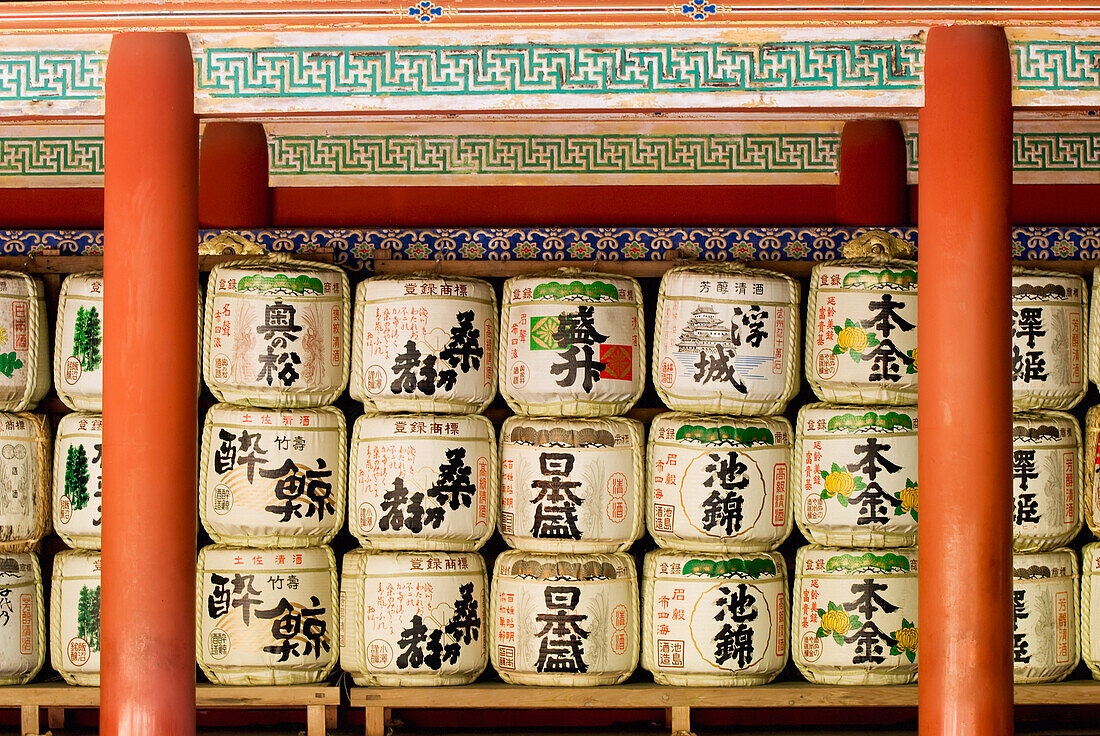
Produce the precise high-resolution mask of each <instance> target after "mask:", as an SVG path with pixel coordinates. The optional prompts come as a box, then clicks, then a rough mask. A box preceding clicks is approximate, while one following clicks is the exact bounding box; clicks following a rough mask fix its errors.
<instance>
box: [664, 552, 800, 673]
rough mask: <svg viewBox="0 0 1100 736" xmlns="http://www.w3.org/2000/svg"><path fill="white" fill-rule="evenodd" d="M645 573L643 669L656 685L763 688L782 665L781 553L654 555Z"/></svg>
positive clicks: (784, 647)
mask: <svg viewBox="0 0 1100 736" xmlns="http://www.w3.org/2000/svg"><path fill="white" fill-rule="evenodd" d="M643 570H644V571H643V573H642V666H643V667H645V668H646V669H647V670H649V671H650V672H652V673H653V679H654V680H655V681H656V682H657V683H658V684H661V685H687V686H707V687H709V686H724V685H763V684H764V683H767V682H771V681H772V680H773V679H775V676H776V675H778V674H779V673H780V672H782V671H783V668H784V667H785V666H786V664H787V632H788V629H787V625H788V611H789V605H788V603H787V568H786V565H784V564H783V558H782V557H781V556H780V555H779V553H778V552H762V553H756V554H752V553H749V554H744V555H737V556H730V557H725V556H707V555H705V554H696V553H692V552H679V551H671V550H658V551H656V552H650V553H648V554H647V555H646V556H645V565H644V568H643Z"/></svg>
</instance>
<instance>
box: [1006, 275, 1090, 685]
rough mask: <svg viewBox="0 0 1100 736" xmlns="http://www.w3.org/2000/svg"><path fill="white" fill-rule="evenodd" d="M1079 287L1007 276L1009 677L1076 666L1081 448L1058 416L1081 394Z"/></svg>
mask: <svg viewBox="0 0 1100 736" xmlns="http://www.w3.org/2000/svg"><path fill="white" fill-rule="evenodd" d="M1087 294H1088V291H1087V287H1086V285H1085V281H1084V279H1082V278H1081V277H1079V276H1074V275H1071V274H1063V273H1057V272H1047V271H1036V270H1026V269H1019V268H1018V269H1015V270H1014V271H1013V274H1012V405H1013V410H1014V414H1013V417H1012V491H1013V502H1012V524H1013V527H1012V532H1013V534H1012V546H1013V552H1014V554H1013V558H1012V567H1013V583H1012V612H1013V650H1012V658H1013V673H1014V678H1015V681H1016V682H1019V683H1025V682H1051V681H1055V680H1061V679H1064V678H1065V677H1066V676H1067V675H1069V673H1070V672H1072V671H1073V669H1074V668H1075V667H1076V666H1077V661H1078V659H1079V652H1080V646H1079V644H1078V601H1077V587H1078V580H1077V577H1078V572H1077V555H1076V553H1075V552H1073V551H1072V550H1070V549H1067V548H1065V545H1066V544H1068V543H1070V542H1071V541H1072V540H1073V538H1074V537H1076V536H1077V533H1078V532H1079V531H1080V530H1081V525H1082V523H1083V512H1082V506H1081V483H1082V478H1081V474H1082V462H1083V461H1082V440H1081V430H1080V427H1079V426H1078V424H1077V420H1076V419H1075V418H1074V417H1073V416H1072V415H1070V414H1069V413H1067V412H1066V410H1068V409H1072V408H1073V407H1074V406H1076V405H1077V403H1078V402H1080V401H1081V399H1082V398H1083V397H1084V395H1085V390H1086V388H1087V380H1086V377H1087V375H1088V372H1087V358H1088V356H1087V352H1086V350H1085V348H1084V345H1083V343H1084V341H1085V339H1086V335H1087V327H1086V324H1087V320H1086V315H1087Z"/></svg>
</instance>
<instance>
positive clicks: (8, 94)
mask: <svg viewBox="0 0 1100 736" xmlns="http://www.w3.org/2000/svg"><path fill="white" fill-rule="evenodd" d="M106 74H107V52H106V51H105V50H103V51H97V50H90V51H69V50H62V49H33V50H25V51H20V50H0V102H12V101H14V102H37V101H40V100H72V101H86V100H98V99H100V98H102V97H103V84H104V81H105V78H106Z"/></svg>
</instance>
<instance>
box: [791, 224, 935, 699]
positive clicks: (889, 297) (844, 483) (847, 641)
mask: <svg viewBox="0 0 1100 736" xmlns="http://www.w3.org/2000/svg"><path fill="white" fill-rule="evenodd" d="M907 252H908V246H907V245H906V244H905V243H904V242H902V241H900V240H897V239H895V238H891V237H890V236H888V235H886V234H885V233H869V234H868V235H866V236H863V237H861V238H858V239H856V240H854V241H853V242H851V243H849V244H848V245H847V246H846V247H845V251H844V255H845V258H844V259H843V260H840V261H836V262H831V263H822V264H819V265H817V266H815V267H814V269H813V271H812V273H811V276H810V292H809V296H808V302H807V319H806V337H805V346H806V356H805V371H806V378H807V380H808V381H809V383H810V386H811V387H812V388H813V391H814V393H815V394H816V395H817V397H818V398H819V399H820V400H821V401H822V402H823V403H816V404H808V405H806V406H804V407H802V409H801V410H800V411H799V413H798V418H797V426H796V427H795V437H796V439H795V452H794V489H795V495H794V511H795V520H796V521H797V523H798V526H799V529H800V530H801V531H802V533H803V534H804V535H805V536H806V538H807V539H808V540H809V541H810V542H811V544H810V545H809V546H807V547H803V548H802V549H800V550H799V551H798V554H797V558H796V560H795V572H794V575H795V582H794V594H793V596H794V608H793V611H794V613H793V619H792V622H791V638H792V640H793V647H794V661H795V664H796V665H797V666H798V668H799V670H800V671H801V672H802V673H803V674H804V675H805V676H806V677H807V679H809V680H810V681H811V682H818V683H827V684H848V685H858V684H893V683H906V682H912V681H913V680H914V679H915V678H916V676H917V663H916V659H917V647H918V633H917V631H918V630H917V550H916V547H915V546H914V545H916V543H917V516H918V507H919V494H918V478H917V409H916V406H914V404H915V403H916V400H917V329H916V315H917V265H916V263H914V262H912V261H906V260H901V259H899V258H898V257H897V256H899V255H903V254H905V253H907Z"/></svg>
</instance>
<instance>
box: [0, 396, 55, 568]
mask: <svg viewBox="0 0 1100 736" xmlns="http://www.w3.org/2000/svg"><path fill="white" fill-rule="evenodd" d="M49 531H50V425H49V422H48V421H47V420H46V418H45V417H44V416H41V415H38V414H30V413H27V412H19V413H16V414H7V413H0V551H4V552H29V551H31V550H33V549H35V548H36V547H37V546H38V543H39V542H40V541H41V540H42V537H44V536H46V534H48V533H49Z"/></svg>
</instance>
